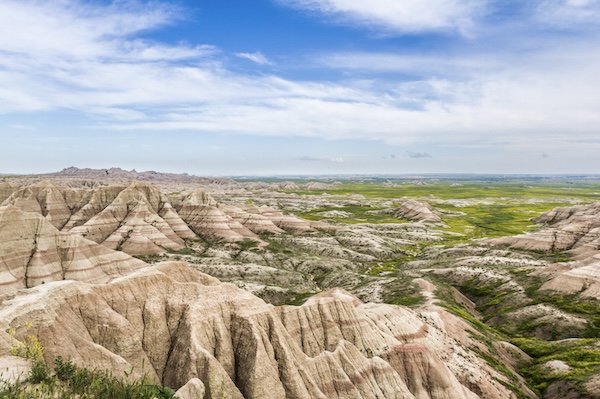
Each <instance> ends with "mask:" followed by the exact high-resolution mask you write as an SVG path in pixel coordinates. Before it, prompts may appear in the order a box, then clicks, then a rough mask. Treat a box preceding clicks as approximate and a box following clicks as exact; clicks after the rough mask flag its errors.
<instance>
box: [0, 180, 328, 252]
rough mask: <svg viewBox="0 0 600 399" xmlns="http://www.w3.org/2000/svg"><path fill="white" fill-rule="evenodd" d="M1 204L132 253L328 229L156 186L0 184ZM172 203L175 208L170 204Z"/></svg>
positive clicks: (260, 209) (270, 211) (204, 195)
mask: <svg viewBox="0 0 600 399" xmlns="http://www.w3.org/2000/svg"><path fill="white" fill-rule="evenodd" d="M0 196H1V197H0V198H3V200H2V202H0V206H7V205H13V206H15V207H17V208H19V209H22V210H24V211H27V212H35V213H37V214H40V215H42V216H43V217H45V219H46V220H47V221H48V222H49V223H50V224H51V225H53V226H54V227H55V228H56V229H58V230H60V231H62V232H64V233H71V234H75V235H81V236H83V237H85V238H87V239H90V240H92V241H94V242H96V243H98V244H102V245H104V246H105V247H107V248H111V249H119V250H122V251H124V252H127V253H129V254H131V255H149V254H160V253H164V252H166V251H168V250H180V249H183V248H185V242H184V240H186V239H198V238H200V237H201V238H203V239H205V240H212V241H225V242H236V241H242V240H244V239H253V240H256V241H260V239H259V238H258V234H265V233H268V234H280V233H284V232H289V233H306V232H310V231H314V229H315V228H319V229H327V228H331V227H330V226H327V225H326V224H324V223H320V222H310V221H307V220H304V219H300V218H297V217H295V216H293V215H286V214H283V213H282V212H279V211H277V210H274V209H271V208H268V207H264V206H261V207H256V206H254V205H244V206H242V207H236V206H231V205H227V206H226V205H221V204H218V203H217V202H216V201H215V200H214V199H213V198H212V197H211V196H210V195H209V194H207V193H206V192H204V191H203V190H201V189H196V190H194V191H192V192H191V193H190V194H188V195H187V196H185V197H183V198H174V199H171V198H169V197H167V196H166V195H165V194H163V193H162V192H161V191H160V190H159V189H158V188H157V187H155V186H152V185H149V184H147V183H141V182H135V181H134V182H133V183H131V184H130V185H129V186H102V187H95V188H91V189H89V188H77V189H75V188H68V187H57V186H56V185H55V184H54V183H52V182H50V181H42V182H38V183H36V184H33V185H30V186H26V187H23V188H19V187H15V186H10V185H7V184H3V185H2V186H1V187H0ZM172 204H173V205H172Z"/></svg>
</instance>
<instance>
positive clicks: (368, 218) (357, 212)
mask: <svg viewBox="0 0 600 399" xmlns="http://www.w3.org/2000/svg"><path fill="white" fill-rule="evenodd" d="M385 209H386V208H381V207H371V206H361V205H345V206H342V207H332V208H315V209H312V210H310V211H308V212H299V213H297V215H298V216H300V217H302V218H304V219H307V220H333V221H335V222H338V223H346V224H357V223H374V224H377V223H402V222H406V221H407V220H403V219H398V218H397V217H394V216H393V215H391V214H386V213H383V212H382V211H385ZM330 211H338V212H345V213H348V214H350V215H349V216H347V217H332V216H323V215H318V214H319V213H322V212H330Z"/></svg>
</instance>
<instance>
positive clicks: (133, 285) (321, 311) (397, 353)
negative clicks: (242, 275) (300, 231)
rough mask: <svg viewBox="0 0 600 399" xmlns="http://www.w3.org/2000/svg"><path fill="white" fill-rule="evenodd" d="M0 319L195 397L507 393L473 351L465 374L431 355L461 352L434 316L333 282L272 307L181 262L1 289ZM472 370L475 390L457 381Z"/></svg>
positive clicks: (77, 358)
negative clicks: (296, 303) (96, 280)
mask: <svg viewBox="0 0 600 399" xmlns="http://www.w3.org/2000/svg"><path fill="white" fill-rule="evenodd" d="M440 323H442V324H440ZM0 324H1V326H2V330H1V331H0V338H2V339H1V340H0V343H2V342H10V338H7V337H6V333H5V331H6V328H14V329H16V331H17V334H16V336H17V338H19V339H23V338H24V337H25V336H26V335H27V334H29V333H30V331H28V329H27V325H28V324H29V325H33V326H34V327H33V328H34V331H35V332H36V334H37V336H38V337H39V339H40V340H41V342H42V343H43V344H44V346H45V348H46V351H45V356H46V357H47V360H49V361H51V360H52V359H53V358H54V357H55V356H57V355H61V356H63V357H69V358H71V359H73V361H74V362H75V363H77V364H79V365H83V366H87V367H92V368H108V369H111V370H113V371H114V373H115V374H119V373H120V372H121V371H128V372H129V371H130V370H131V368H132V367H133V370H134V374H137V375H141V374H144V373H147V375H148V376H149V377H150V378H152V379H153V380H154V381H156V382H161V383H162V384H164V385H167V386H170V387H173V388H174V389H179V388H181V387H187V388H184V389H183V390H182V391H181V392H182V393H183V392H189V391H188V389H189V390H191V391H193V392H202V390H204V391H205V396H204V397H205V398H221V397H226V398H283V397H286V398H290V399H292V398H322V399H325V398H405V399H414V398H419V399H430V398H431V399H433V398H435V399H454V398H456V399H475V398H489V399H494V398H515V396H514V394H512V393H511V392H510V391H509V390H508V389H507V388H505V387H504V386H503V385H502V384H501V383H500V382H497V379H502V378H503V377H502V376H499V375H494V376H493V377H492V376H491V375H489V374H486V372H485V371H484V370H485V367H480V366H481V365H482V364H483V363H481V364H480V366H477V362H481V361H480V360H478V359H477V358H476V357H474V356H473V357H468V361H467V360H466V359H465V360H464V362H465V364H464V368H465V369H472V370H473V371H472V372H468V373H466V374H461V373H456V372H453V371H452V369H451V368H449V366H448V365H447V363H446V362H445V361H444V360H443V359H442V358H441V356H444V357H445V356H451V357H452V356H453V357H454V358H455V360H456V359H458V358H460V357H461V356H462V355H461V353H463V352H464V350H463V349H462V348H461V346H460V345H459V344H458V343H457V342H455V341H453V340H452V338H450V337H449V336H448V334H447V333H445V332H444V331H443V330H440V328H443V327H440V326H443V322H441V321H435V322H432V323H428V322H426V321H425V320H424V319H422V318H419V317H417V315H416V314H414V313H413V312H412V311H411V310H409V309H407V308H404V307H400V306H393V305H382V304H362V303H361V302H360V301H358V300H357V298H356V297H354V296H352V295H350V294H348V293H347V292H345V291H342V290H334V291H330V292H327V293H324V294H322V295H319V296H317V297H313V298H311V299H310V300H309V301H308V302H307V303H306V304H305V305H303V306H300V307H290V306H283V307H277V308H275V307H273V306H271V305H267V304H265V303H264V302H263V301H262V300H260V299H258V298H256V297H254V296H253V295H251V294H250V293H248V292H245V291H243V290H240V289H238V288H237V287H235V286H233V285H231V284H226V283H220V282H219V281H218V280H216V279H215V278H212V277H209V276H207V275H204V274H202V273H199V272H197V271H194V270H192V269H191V268H190V267H189V266H187V265H186V264H184V263H181V262H180V263H177V262H170V263H164V264H159V265H155V266H148V267H145V268H141V269H138V270H136V271H134V272H132V273H129V274H125V275H123V276H122V277H119V278H115V279H113V280H112V281H111V282H109V283H107V284H100V285H96V284H89V283H85V282H78V281H61V282H51V283H47V284H45V285H43V286H38V287H35V288H32V289H29V290H27V291H23V292H20V293H19V294H18V295H17V296H15V295H14V294H12V295H10V296H6V295H5V296H4V297H0ZM442 348H444V349H443V350H442ZM4 355H7V348H6V344H4V346H3V345H0V356H4ZM468 362H470V363H473V362H475V364H474V365H471V364H467V363H468ZM472 366H474V367H472ZM469 376H470V377H469ZM467 378H475V380H473V381H467ZM477 378H480V379H481V380H480V382H481V384H480V385H479V390H480V392H479V393H477V394H476V393H475V392H474V391H473V390H472V389H469V388H467V385H469V386H475V385H476V381H477ZM196 379H199V380H200V381H198V380H196ZM483 382H485V383H483Z"/></svg>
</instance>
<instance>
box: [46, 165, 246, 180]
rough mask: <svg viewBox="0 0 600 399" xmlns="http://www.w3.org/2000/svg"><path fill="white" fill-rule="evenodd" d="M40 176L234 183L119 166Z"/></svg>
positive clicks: (70, 169) (69, 170) (216, 178)
mask: <svg viewBox="0 0 600 399" xmlns="http://www.w3.org/2000/svg"><path fill="white" fill-rule="evenodd" d="M39 176H40V177H51V178H71V179H92V180H105V179H106V180H127V181H130V180H139V181H146V182H165V181H170V182H180V183H195V184H235V182H234V181H233V180H231V179H226V178H221V177H199V176H193V175H189V174H187V173H162V172H155V171H147V172H138V171H136V170H135V169H132V170H130V171H127V170H124V169H121V168H110V169H90V168H84V169H80V168H77V167H74V166H71V167H68V168H65V169H63V170H61V171H60V172H55V173H47V174H42V175H39Z"/></svg>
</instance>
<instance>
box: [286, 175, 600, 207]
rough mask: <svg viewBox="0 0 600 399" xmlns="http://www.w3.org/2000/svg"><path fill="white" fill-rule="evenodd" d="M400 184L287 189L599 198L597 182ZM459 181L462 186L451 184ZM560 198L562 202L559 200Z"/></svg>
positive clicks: (443, 196) (369, 195) (380, 194)
mask: <svg viewBox="0 0 600 399" xmlns="http://www.w3.org/2000/svg"><path fill="white" fill-rule="evenodd" d="M395 183H397V184H398V185H399V186H397V187H388V186H383V185H381V182H344V183H342V184H340V185H336V186H333V187H331V188H328V189H326V190H286V192H293V193H297V194H311V195H319V194H323V193H328V194H332V195H340V196H348V195H352V194H361V195H363V196H365V197H366V198H387V199H392V198H396V199H399V198H401V197H413V198H419V197H422V198H425V197H433V198H438V199H473V198H505V199H515V198H542V199H552V200H553V201H555V200H556V201H560V202H564V200H566V199H571V198H578V199H583V200H586V201H597V200H599V199H600V182H597V181H590V182H577V183H575V184H569V183H568V182H532V181H526V180H523V181H507V182H501V181H496V182H483V181H455V180H443V181H435V182H427V185H426V186H418V185H414V184H411V183H409V182H406V181H396V182H395ZM454 183H460V184H462V186H460V187H456V186H453V184H454ZM561 200H562V201H561Z"/></svg>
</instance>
